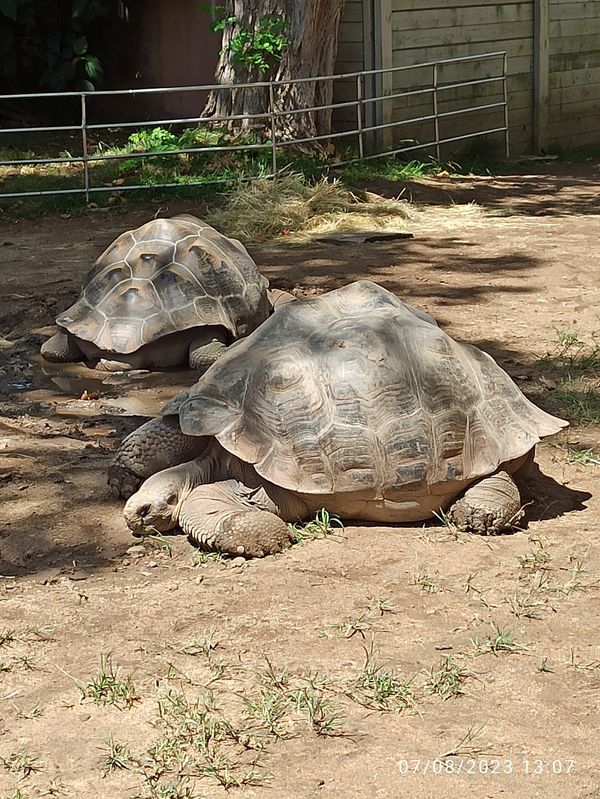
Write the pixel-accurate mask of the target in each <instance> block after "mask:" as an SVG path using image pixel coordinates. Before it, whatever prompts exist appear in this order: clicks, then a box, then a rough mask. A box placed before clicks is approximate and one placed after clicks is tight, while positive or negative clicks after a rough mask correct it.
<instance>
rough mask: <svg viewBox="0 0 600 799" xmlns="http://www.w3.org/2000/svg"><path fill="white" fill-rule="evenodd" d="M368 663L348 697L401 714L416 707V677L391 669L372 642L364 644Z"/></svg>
mask: <svg viewBox="0 0 600 799" xmlns="http://www.w3.org/2000/svg"><path fill="white" fill-rule="evenodd" d="M363 649H364V652H365V662H364V664H363V667H362V669H361V671H360V673H359V674H358V676H357V678H356V680H355V681H354V683H353V684H352V686H351V687H350V689H349V691H348V696H349V697H350V698H351V699H353V700H354V701H355V702H358V703H359V704H360V705H363V706H364V707H368V708H372V709H375V710H382V711H387V712H390V711H392V712H396V713H399V712H401V711H403V710H407V709H409V708H412V707H414V706H415V696H414V690H413V682H414V677H411V678H409V679H407V678H405V677H403V676H401V675H399V674H397V673H396V672H395V671H394V670H393V669H388V668H387V667H386V665H385V664H384V663H380V662H379V661H378V659H377V653H376V651H375V648H374V644H373V642H371V644H370V645H369V646H368V647H367V646H363Z"/></svg>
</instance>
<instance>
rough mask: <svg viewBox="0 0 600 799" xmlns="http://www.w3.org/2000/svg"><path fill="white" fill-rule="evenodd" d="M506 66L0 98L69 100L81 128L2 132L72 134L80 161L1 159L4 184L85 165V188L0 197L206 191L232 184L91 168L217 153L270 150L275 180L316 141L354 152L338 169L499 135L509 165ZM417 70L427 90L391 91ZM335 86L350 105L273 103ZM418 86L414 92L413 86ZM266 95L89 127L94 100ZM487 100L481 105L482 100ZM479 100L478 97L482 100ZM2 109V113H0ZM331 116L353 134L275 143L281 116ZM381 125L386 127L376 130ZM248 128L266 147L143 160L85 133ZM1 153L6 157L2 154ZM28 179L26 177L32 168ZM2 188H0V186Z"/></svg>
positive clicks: (448, 62)
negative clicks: (478, 73)
mask: <svg viewBox="0 0 600 799" xmlns="http://www.w3.org/2000/svg"><path fill="white" fill-rule="evenodd" d="M484 61H486V62H488V61H489V62H492V63H494V62H495V63H496V67H497V68H496V69H495V70H494V68H492V70H491V71H497V73H498V74H494V75H491V76H488V77H483V78H473V79H470V80H455V81H447V80H444V79H443V75H442V74H441V73H442V71H443V70H444V69H445V68H448V67H451V66H453V65H461V66H462V65H466V64H468V63H469V62H471V63H478V64H479V65H481V63H482V62H484ZM506 67H507V57H506V53H505V52H490V53H480V54H478V55H472V56H465V57H461V58H451V59H443V60H438V61H429V62H424V63H419V64H412V65H409V66H401V67H392V68H389V69H379V70H362V71H360V72H348V73H342V74H338V75H327V76H319V77H313V78H299V79H296V80H290V81H264V82H256V83H244V84H235V85H231V86H223V85H222V84H215V85H202V86H178V87H166V88H155V89H128V90H115V91H96V92H52V93H35V94H34V93H29V94H4V95H0V103H2V102H6V101H24V100H25V101H32V102H34V101H40V100H45V101H52V102H56V101H61V102H62V101H65V100H67V99H68V98H72V99H74V100H75V101H76V102H77V103H78V114H77V116H78V119H77V122H76V123H75V122H74V123H73V124H71V125H47V126H38V127H32V126H29V127H4V128H0V135H1V134H5V135H7V134H11V135H13V136H19V135H21V134H27V135H29V134H33V133H40V134H57V133H63V134H77V136H78V137H80V146H81V153H80V154H79V155H72V154H70V153H69V152H65V153H61V154H60V155H59V156H57V157H39V158H38V157H32V158H14V159H11V158H5V159H4V160H0V176H2V171H5V175H6V174H10V175H11V176H12V177H15V175H18V174H19V170H21V171H23V169H25V170H27V169H28V168H32V167H33V168H35V167H44V166H46V167H48V166H50V165H52V164H71V165H78V164H79V165H81V180H82V184H81V186H79V187H75V186H70V187H68V188H53V189H49V190H39V191H27V190H24V191H18V190H17V191H9V192H7V191H4V192H0V198H15V197H31V196H43V195H59V194H82V195H84V196H85V198H86V201H87V200H89V198H90V195H91V194H92V193H96V192H122V191H128V190H137V189H149V188H155V187H161V188H169V187H179V188H181V187H183V186H185V187H188V186H198V185H206V184H207V182H217V181H222V180H231V178H215V179H213V180H211V181H207V180H199V181H185V182H160V181H156V182H152V183H150V184H147V183H134V184H125V183H121V185H118V186H116V185H109V186H106V185H93V180H92V178H93V174H94V166H95V165H96V164H99V163H102V162H106V161H120V160H123V159H141V160H142V161H143V160H144V159H155V158H164V157H165V156H176V155H195V154H200V153H217V152H236V153H240V152H243V151H247V152H248V151H249V152H258V151H268V152H269V153H270V159H269V160H270V175H271V176H276V175H277V174H278V171H279V166H280V161H281V156H280V153H281V151H282V150H283V149H284V148H289V147H297V146H298V145H303V144H313V143H315V142H324V141H326V142H328V143H330V142H335V143H337V145H338V147H339V142H342V143H344V142H345V143H346V144H347V145H348V148H347V150H352V148H353V151H351V152H350V154H349V155H348V154H347V157H345V158H344V160H339V159H338V160H337V161H336V162H335V163H333V164H331V163H329V164H326V165H325V166H326V167H332V166H333V167H339V166H344V165H348V164H350V163H355V162H358V161H361V160H366V159H371V158H381V157H385V156H392V155H397V154H401V153H409V152H413V151H417V150H427V149H432V150H434V151H435V153H436V156H437V158H438V159H439V158H440V157H441V148H442V146H443V145H446V144H451V143H455V142H459V141H466V140H469V139H473V138H477V137H481V136H486V135H489V134H503V142H504V149H505V153H506V156H507V157H508V156H509V127H508V97H507V85H506V74H507V69H506ZM411 70H412V71H415V70H421V71H422V70H427V71H429V70H430V78H429V79H428V80H427V85H423V84H424V81H423V79H420V81H418V82H417V85H418V88H408V89H402V90H399V91H398V90H394V88H393V87H394V83H397V82H405V83H406V82H408V83H409V85H410V77H409V75H410V71H411ZM400 76H402V77H403V79H404V80H403V81H399V77H400ZM327 81H328V82H331V83H332V84H334V89H335V84H336V83H342V82H343V83H344V84H345V85H346V93H347V94H348V89H350V94H351V98H350V99H348V100H345V101H340V102H332V103H330V104H327V105H319V106H311V107H295V108H289V107H287V108H282V107H281V102H280V100H279V96H280V95H281V93H282V90H283V89H284V88H286V87H287V88H289V87H290V86H292V85H293V84H299V83H317V82H327ZM413 85H414V84H413ZM494 85H495V86H496V91H497V93H498V95H499V99H497V100H495V101H494V102H483V103H481V102H476V98H474V97H473V98H469V100H472V102H473V103H474V104H469V100H464V101H462V102H461V101H460V100H458V101H456V102H455V105H456V106H457V107H454V108H452V109H451V110H441V108H442V107H443V100H444V97H446V96H449V95H448V94H447V93H449V92H456V91H457V90H460V89H465V88H469V89H470V88H471V87H473V94H475V93H476V91H477V87H481V88H483V87H486V88H487V90H488V91H487V95H488V98H489V93H490V92H489V90H490V87H492V86H494ZM239 90H247V91H264V92H267V95H268V102H267V103H266V110H265V111H264V113H258V114H252V115H230V116H221V117H216V116H210V117H206V116H194V117H183V118H163V119H151V120H147V119H146V120H139V121H127V122H122V121H119V122H92V121H91V116H90V107H91V105H92V104H93V103H94V102H96V101H97V99H100V98H119V97H121V98H122V97H128V98H140V97H143V96H144V95H156V94H176V93H190V92H191V93H198V96H199V98H201V97H202V95H203V94H206V93H207V92H210V91H231V92H233V91H239ZM485 95H486V92H484V93H483V95H482V97H483V99H484V100H485V99H486V96H485ZM419 98H422V99H423V100H424V101H430V105H431V109H430V113H425V114H420V115H417V116H413V117H411V116H410V113H409V116H408V118H404V114H403V112H402V107H403V102H404V104H405V106H406V109H407V110H410V104H411V103H413V101H415V100H416V101H417V102H418V101H419ZM478 99H482V98H478ZM0 108H1V106H0ZM323 111H327V112H331V113H332V114H333V115H334V120H335V117H336V115H338V116H341V115H346V124H347V123H348V114H349V113H350V114H351V124H350V127H349V128H347V129H344V126H343V125H342V126H338V129H337V130H335V131H334V132H332V133H330V134H327V135H316V136H308V137H299V138H283V137H281V136H280V134H279V130H280V120H281V118H282V117H291V116H293V115H295V114H309V115H310V114H317V113H318V112H323ZM489 113H494V114H497V115H498V124H494V125H493V126H492V127H489V126H485V125H483V126H481V125H479V126H478V125H477V124H475V127H476V129H475V130H473V131H469V132H467V133H461V134H459V135H453V136H447V135H444V134H443V131H442V126H443V125H444V124H445V123H446V122H447V121H450V120H456V119H457V118H458V117H463V118H464V117H465V115H474V116H475V118H476V115H477V114H485V115H488V114H489ZM382 120H383V121H382ZM242 122H246V123H248V122H252V123H258V125H259V126H260V127H261V128H262V129H263V130H264V131H265V133H266V136H265V137H264V140H262V141H257V142H256V143H245V144H244V143H242V144H240V143H233V144H231V145H220V146H206V147H189V148H180V149H168V150H160V151H154V150H152V151H146V152H120V153H103V152H101V151H99V150H98V149H97V148H96V149H94V145H93V143H92V142H91V137H90V134H91V132H94V131H96V132H101V131H108V130H111V131H113V132H114V131H115V130H121V131H127V130H130V129H135V130H136V131H139V130H141V129H144V128H154V127H159V126H160V127H163V126H167V127H176V128H181V127H186V126H195V127H200V126H202V125H205V126H208V127H210V128H213V129H214V128H215V127H218V126H219V125H227V124H229V123H242ZM427 124H430V125H431V135H430V136H426V137H425V138H426V139H427V140H426V141H417V140H408V141H407V140H406V139H404V140H400V141H398V138H399V135H400V134H401V133H402V131H403V130H406V129H408V130H409V131H410V128H411V126H412V127H414V126H415V125H420V126H423V125H427ZM2 144H3V140H2V138H0V150H1V149H2ZM2 152H3V153H6V150H2ZM29 171H31V170H30V169H29ZM0 188H2V184H0Z"/></svg>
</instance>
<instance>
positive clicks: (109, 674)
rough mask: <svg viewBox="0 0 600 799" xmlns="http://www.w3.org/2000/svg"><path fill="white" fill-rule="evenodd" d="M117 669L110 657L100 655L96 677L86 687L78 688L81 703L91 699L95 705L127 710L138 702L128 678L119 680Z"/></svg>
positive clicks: (133, 687)
mask: <svg viewBox="0 0 600 799" xmlns="http://www.w3.org/2000/svg"><path fill="white" fill-rule="evenodd" d="M119 671H120V669H119V667H118V666H115V665H114V664H113V662H112V659H111V655H110V654H108V655H100V665H99V666H98V673H97V674H96V677H95V678H94V679H93V680H91V682H89V683H88V684H87V685H82V686H80V687H79V690H80V692H81V699H82V701H83V700H85V699H91V700H92V702H94V704H96V705H101V706H102V705H113V706H114V707H117V708H119V709H120V710H123V709H125V708H127V709H129V708H131V707H133V705H134V704H135V703H136V702H138V701H139V700H140V696H139V694H138V692H137V690H136V688H135V685H134V684H133V681H132V679H131V677H130V676H126V677H124V678H121V677H120V676H119Z"/></svg>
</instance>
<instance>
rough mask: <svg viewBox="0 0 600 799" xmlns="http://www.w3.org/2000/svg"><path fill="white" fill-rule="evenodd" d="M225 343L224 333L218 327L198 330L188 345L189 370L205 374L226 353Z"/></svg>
mask: <svg viewBox="0 0 600 799" xmlns="http://www.w3.org/2000/svg"><path fill="white" fill-rule="evenodd" d="M225 341H226V336H225V333H224V331H223V330H221V329H220V328H218V327H205V328H202V329H200V330H199V331H198V335H197V336H196V337H195V338H194V340H193V341H192V342H191V344H190V349H189V364H190V369H197V370H198V371H199V372H206V370H207V369H208V367H209V366H212V365H213V363H214V362H215V361H217V360H218V359H219V358H220V357H221V355H223V353H225V352H226V351H227V345H226V343H225Z"/></svg>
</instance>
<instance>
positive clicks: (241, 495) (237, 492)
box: [179, 480, 292, 558]
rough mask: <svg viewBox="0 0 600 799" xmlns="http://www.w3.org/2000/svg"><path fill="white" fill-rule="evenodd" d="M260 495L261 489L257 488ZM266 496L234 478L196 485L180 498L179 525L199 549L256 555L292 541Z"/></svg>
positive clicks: (282, 546) (265, 553)
mask: <svg viewBox="0 0 600 799" xmlns="http://www.w3.org/2000/svg"><path fill="white" fill-rule="evenodd" d="M260 494H261V497H262V498H264V497H265V494H264V492H260ZM274 509H275V505H274V504H273V503H272V502H270V501H269V500H268V499H267V500H266V501H264V500H263V501H261V500H257V496H256V492H255V491H253V490H252V489H249V488H247V487H246V486H244V485H243V484H242V483H239V482H238V481H237V480H223V481H222V482H219V483H211V484H209V485H203V486H199V487H198V488H195V489H194V490H193V491H192V492H191V493H190V494H189V496H188V497H187V499H185V500H184V502H183V503H182V505H181V509H180V511H179V526H180V527H181V529H182V530H183V532H184V533H186V534H187V535H188V537H189V538H190V539H191V541H192V542H193V543H195V544H196V545H197V546H199V547H200V548H201V549H210V550H216V551H217V552H223V553H225V554H228V555H243V556H245V557H248V558H258V557H263V556H265V555H272V554H274V553H275V552H281V550H283V549H285V548H286V547H289V546H291V544H292V535H291V533H290V531H289V530H288V527H287V525H286V524H285V522H284V521H283V520H282V519H281V518H280V517H279V516H277V515H276V514H275V513H273V510H274Z"/></svg>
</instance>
